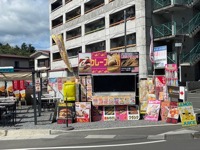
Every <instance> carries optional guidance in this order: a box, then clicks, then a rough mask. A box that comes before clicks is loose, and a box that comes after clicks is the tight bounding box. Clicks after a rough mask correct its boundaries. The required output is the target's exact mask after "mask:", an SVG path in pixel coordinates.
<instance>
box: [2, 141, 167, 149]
mask: <svg viewBox="0 0 200 150" xmlns="http://www.w3.org/2000/svg"><path fill="white" fill-rule="evenodd" d="M161 142H166V140H159V141H150V142H140V143H126V144H115V145H114V144H113V145H93V146H62V147H40V148H39V147H38V148H21V149H20V148H18V149H4V150H43V149H45V150H49V149H57V150H58V149H83V148H86V149H89V148H102V147H121V146H132V145H145V144H154V143H161Z"/></svg>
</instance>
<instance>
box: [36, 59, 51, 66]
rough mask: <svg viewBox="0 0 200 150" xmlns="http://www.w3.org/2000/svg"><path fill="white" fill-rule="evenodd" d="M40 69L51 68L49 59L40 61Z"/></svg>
mask: <svg viewBox="0 0 200 150" xmlns="http://www.w3.org/2000/svg"><path fill="white" fill-rule="evenodd" d="M38 67H49V59H48V58H46V59H38Z"/></svg>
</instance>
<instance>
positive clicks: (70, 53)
mask: <svg viewBox="0 0 200 150" xmlns="http://www.w3.org/2000/svg"><path fill="white" fill-rule="evenodd" d="M81 52H82V47H78V48H73V49H68V50H67V54H68V57H69V58H75V57H78V54H79V53H81Z"/></svg>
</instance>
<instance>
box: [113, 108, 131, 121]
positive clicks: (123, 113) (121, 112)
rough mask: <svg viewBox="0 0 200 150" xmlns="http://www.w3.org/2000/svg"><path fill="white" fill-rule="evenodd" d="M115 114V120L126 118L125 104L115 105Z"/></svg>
mask: <svg viewBox="0 0 200 150" xmlns="http://www.w3.org/2000/svg"><path fill="white" fill-rule="evenodd" d="M115 114H116V120H121V121H123V120H127V115H128V114H127V106H126V105H121V106H115Z"/></svg>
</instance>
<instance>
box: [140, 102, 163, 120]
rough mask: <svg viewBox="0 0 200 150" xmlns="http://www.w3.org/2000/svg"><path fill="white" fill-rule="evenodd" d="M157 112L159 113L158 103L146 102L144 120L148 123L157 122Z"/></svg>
mask: <svg viewBox="0 0 200 150" xmlns="http://www.w3.org/2000/svg"><path fill="white" fill-rule="evenodd" d="M159 112H160V101H159V100H150V101H148V106H147V114H146V116H145V118H144V119H145V120H149V121H158V117H159Z"/></svg>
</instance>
